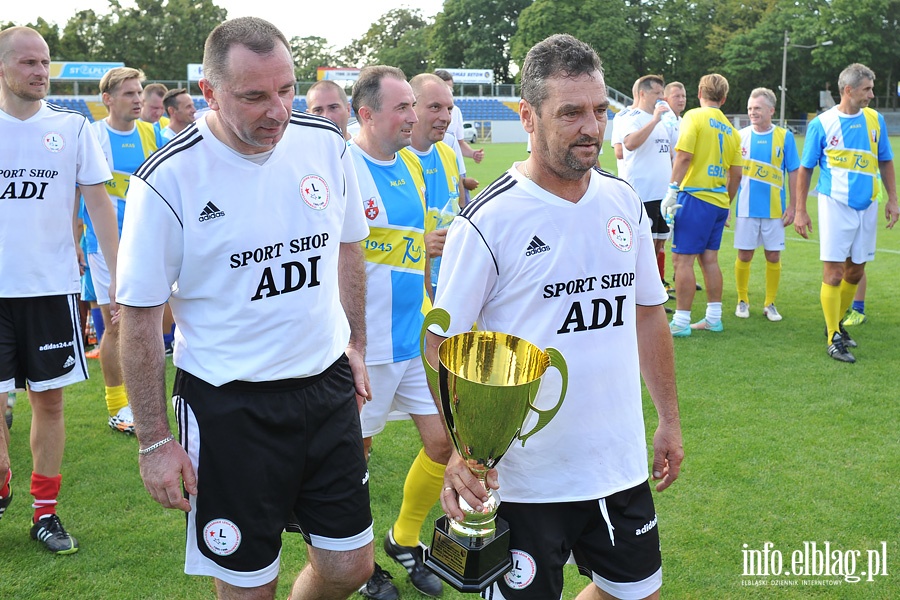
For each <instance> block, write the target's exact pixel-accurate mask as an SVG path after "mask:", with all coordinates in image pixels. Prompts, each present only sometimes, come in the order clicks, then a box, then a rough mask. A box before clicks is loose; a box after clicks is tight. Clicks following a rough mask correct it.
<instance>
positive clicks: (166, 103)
mask: <svg viewBox="0 0 900 600" xmlns="http://www.w3.org/2000/svg"><path fill="white" fill-rule="evenodd" d="M187 93H188V91H187V89H186V88H178V89H177V90H169V91H168V92H166V95H165V96H163V110H164V111H166V114H169V109H170V108H175V107H177V106H178V99H177V98H178V96H180V95H182V94H187Z"/></svg>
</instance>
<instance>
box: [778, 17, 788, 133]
mask: <svg viewBox="0 0 900 600" xmlns="http://www.w3.org/2000/svg"><path fill="white" fill-rule="evenodd" d="M789 39H790V38H788V32H787V29H785V30H784V51H783V53H782V55H781V112H780V116H779V125H781V126H782V127H784V88H785V86H786V85H787V48H788V40H789Z"/></svg>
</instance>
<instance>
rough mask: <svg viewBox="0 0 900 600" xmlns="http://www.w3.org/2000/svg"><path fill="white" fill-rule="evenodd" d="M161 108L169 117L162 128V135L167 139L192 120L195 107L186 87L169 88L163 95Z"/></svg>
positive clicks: (180, 130)
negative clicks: (166, 123) (167, 122)
mask: <svg viewBox="0 0 900 600" xmlns="http://www.w3.org/2000/svg"><path fill="white" fill-rule="evenodd" d="M163 108H164V109H165V111H166V115H167V116H168V117H169V124H168V125H166V126H165V127H164V128H163V130H162V137H163V139H164V140H166V141H169V140H171V139H172V138H174V137H175V136H176V135H178V134H179V133H181V132H182V131H184V130H185V128H186V127H187V126H188V125H190V124H191V123H193V122H194V120H195V118H196V117H195V115H196V113H197V107H195V106H194V101H193V99H191V95H190V94H189V93H188V91H187V89H185V88H179V89H175V90H169V91H168V92H166V95H165V96H164V97H163Z"/></svg>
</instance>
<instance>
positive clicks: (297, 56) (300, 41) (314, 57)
mask: <svg viewBox="0 0 900 600" xmlns="http://www.w3.org/2000/svg"><path fill="white" fill-rule="evenodd" d="M290 44H291V55H292V56H293V57H294V73H295V75H296V77H297V79H298V80H299V81H315V80H316V76H317V70H318V68H319V67H328V66H339V65H338V58H337V52H336V51H335V49H334V48H333V47H332V46H329V45H328V40H326V39H325V38H323V37H319V36H315V35H310V36H306V37H294V38H291V42H290Z"/></svg>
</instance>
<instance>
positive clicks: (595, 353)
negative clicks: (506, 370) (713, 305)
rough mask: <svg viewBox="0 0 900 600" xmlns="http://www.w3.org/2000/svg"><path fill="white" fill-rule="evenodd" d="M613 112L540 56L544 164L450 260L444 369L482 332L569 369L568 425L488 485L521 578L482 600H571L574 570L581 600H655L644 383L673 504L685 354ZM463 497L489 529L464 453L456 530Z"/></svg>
mask: <svg viewBox="0 0 900 600" xmlns="http://www.w3.org/2000/svg"><path fill="white" fill-rule="evenodd" d="M608 106H609V100H608V98H607V93H606V84H605V83H604V80H603V71H602V70H601V66H600V59H599V57H598V56H597V54H596V53H595V52H594V51H593V50H592V49H591V48H590V46H588V45H587V44H585V43H583V42H580V41H579V40H577V39H575V38H573V37H572V36H569V35H554V36H551V37H549V38H547V39H546V40H544V41H542V42H540V43H538V44H537V45H536V46H534V47H533V48H532V49H531V50H530V51H529V53H528V55H527V57H526V58H525V63H524V65H523V68H522V100H521V101H520V103H519V115H520V117H521V119H522V125H523V127H524V128H525V131H527V132H528V133H529V136H530V137H531V140H532V144H531V150H532V151H531V155H530V156H529V158H528V160H526V161H524V162H521V163H516V164H514V165H513V166H512V167H511V168H510V169H509V170H508V171H507V172H506V173H505V174H503V175H501V176H500V178H499V179H498V180H497V181H495V182H494V183H492V184H491V185H489V186H488V187H486V188H485V190H484V191H483V192H482V193H481V194H480V195H479V196H478V198H476V199H475V200H474V201H473V202H472V203H471V204H469V205H468V206H466V207H465V208H464V209H463V211H462V212H461V213H460V215H459V216H458V217H457V218H455V219H454V220H453V223H452V224H451V225H450V229H449V232H448V234H447V241H446V245H445V246H444V255H443V261H444V265H443V268H442V269H441V273H440V276H439V279H438V288H437V295H436V298H435V306H436V307H439V308H443V309H444V310H446V311H447V312H449V313H450V330H449V331H440V330H439V329H437V328H433V329H432V330H430V331H429V332H428V333H427V334H426V347H427V350H426V352H427V356H428V359H429V362H430V363H431V364H432V365H437V349H438V346H439V345H440V343H441V342H442V341H443V339H444V337H445V336H453V335H456V334H459V333H462V332H465V331H468V330H469V329H470V327H471V324H472V323H473V322H477V326H478V329H479V330H482V331H501V332H504V333H509V334H512V335H516V336H520V337H522V338H524V339H526V340H528V341H530V342H532V343H534V344H535V345H537V346H538V347H540V348H546V347H551V346H552V347H554V348H557V349H559V350H560V352H561V353H562V354H563V356H564V357H565V359H566V361H567V363H568V391H567V394H566V397H565V400H564V401H563V403H562V405H561V407H560V409H559V412H557V413H556V416H554V417H553V419H552V420H551V421H550V422H549V424H548V425H547V426H546V427H544V428H543V429H542V430H541V431H540V433H538V434H537V435H535V436H533V437H531V438H529V440H528V443H527V444H525V445H524V446H522V445H520V444H517V443H515V444H513V445H512V446H511V447H510V448H509V450H508V451H507V453H506V454H505V455H504V456H503V460H502V461H501V462H500V463H499V464H498V467H497V469H496V470H491V471H489V472H488V475H487V482H488V484H489V485H490V486H491V487H492V488H494V489H497V488H498V487H499V490H500V494H499V495H500V497H501V500H502V502H501V503H500V506H499V511H498V514H499V516H500V517H502V518H503V519H505V520H506V521H507V522H508V523H509V528H510V550H511V552H512V556H513V568H512V570H510V571H509V572H508V573H506V574H505V575H504V576H503V577H502V578H500V579H499V580H497V581H496V582H494V583H493V587H491V588H489V589H486V590H485V591H484V597H486V598H493V599H501V598H506V599H512V598H516V599H528V600H531V599H533V600H546V599H547V598H559V597H560V596H561V594H562V581H563V575H562V570H563V565H564V564H565V563H566V561H567V560H568V558H569V556H570V554H574V557H575V560H576V562H577V563H578V566H579V568H580V570H581V572H582V573H585V574H587V575H588V577H590V578H591V580H592V583H590V584H588V586H587V587H586V588H585V589H584V590H583V591H582V592H581V594H580V595H579V596H578V597H579V598H581V599H596V600H599V599H601V598H610V597H619V598H658V597H659V589H660V586H661V584H662V567H661V558H660V550H659V534H658V529H657V527H656V524H657V517H656V511H655V509H654V506H653V498H652V496H651V492H650V486H649V482H648V477H647V449H646V437H645V431H644V419H643V415H642V411H641V385H640V380H641V375H643V378H644V382H645V383H646V385H647V389H648V390H649V392H650V396H651V398H652V399H653V402H654V404H655V405H656V410H657V414H658V417H659V426H658V428H657V430H656V433H655V435H654V441H653V449H654V456H653V467H652V473H653V475H652V477H653V479H654V480H660V481H659V483H658V484H657V486H656V489H657V490H660V491H661V490H663V489H665V488H667V487H668V486H669V485H670V484H671V483H672V482H673V481H675V479H676V478H677V477H678V473H679V469H680V466H681V461H682V458H683V456H684V453H683V450H682V444H681V426H680V420H679V416H678V400H677V393H676V389H675V364H674V356H673V342H672V339H671V337H670V336H669V335H667V325H666V315H665V311H664V310H663V306H662V305H663V303H664V302H665V301H666V293H665V291H664V290H663V286H662V284H661V283H660V280H659V272H658V271H657V268H656V257H655V251H654V247H653V239H652V237H651V233H650V223H649V222H648V219H647V218H646V213H645V212H644V207H643V205H642V203H641V199H640V198H639V197H638V196H637V194H635V193H634V191H633V190H632V189H631V187H630V186H629V185H628V184H627V183H625V182H623V181H622V180H620V179H618V178H616V177H613V176H611V175H609V174H607V173H605V172H603V171H601V170H600V169H599V168H597V156H598V154H599V152H600V145H601V143H602V142H603V133H604V130H605V128H606V110H607V108H608ZM510 215H515V218H510ZM623 274H626V276H625V277H624V279H625V280H627V282H626V281H623V278H622V275H623ZM567 282H568V285H567ZM602 282H606V283H602ZM570 290H571V291H570ZM544 377H545V378H544V381H543V383H542V387H541V390H540V392H539V393H538V397H537V398H536V399H535V403H536V404H537V405H538V406H540V407H541V408H545V409H546V408H549V407H551V406H553V405H554V404H555V403H556V401H557V398H558V395H559V390H560V386H561V382H560V380H559V378H558V377H555V376H554V373H553V372H548V373H547V374H545V376H544ZM498 477H499V482H498ZM498 484H499V485H498ZM460 497H461V498H463V499H464V500H465V501H466V502H467V503H468V504H469V506H471V507H472V509H474V510H475V511H481V510H483V508H484V503H485V502H486V501H487V497H486V496H485V490H484V487H483V486H482V484H481V483H480V482H479V480H478V479H476V478H475V477H474V476H473V475H472V473H471V472H470V471H469V469H468V468H467V466H466V463H465V460H464V459H463V458H462V457H461V456H460V455H459V454H458V453H456V452H454V454H453V456H452V457H451V459H450V462H449V463H448V465H447V470H446V472H445V474H444V491H443V492H442V493H441V503H442V506H443V508H444V510H445V511H446V512H447V514H448V515H450V516H451V517H452V518H454V519H462V518H463V513H462V511H461V510H460V506H459V498H460Z"/></svg>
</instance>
